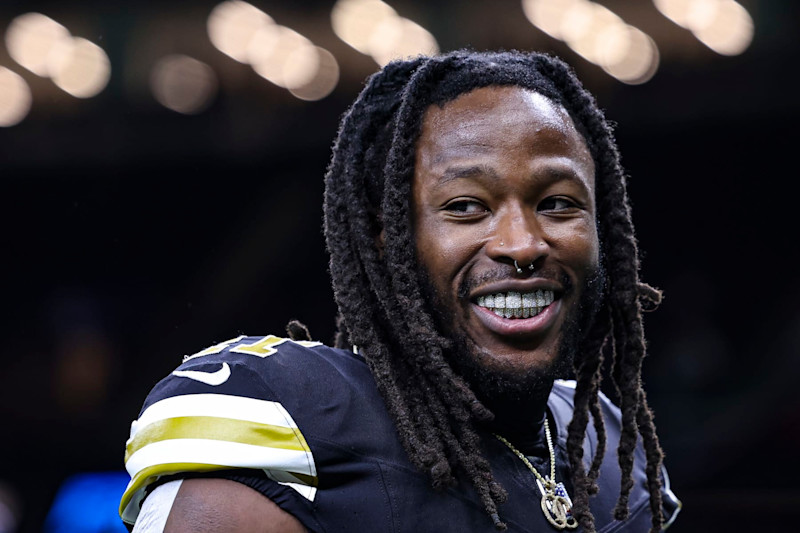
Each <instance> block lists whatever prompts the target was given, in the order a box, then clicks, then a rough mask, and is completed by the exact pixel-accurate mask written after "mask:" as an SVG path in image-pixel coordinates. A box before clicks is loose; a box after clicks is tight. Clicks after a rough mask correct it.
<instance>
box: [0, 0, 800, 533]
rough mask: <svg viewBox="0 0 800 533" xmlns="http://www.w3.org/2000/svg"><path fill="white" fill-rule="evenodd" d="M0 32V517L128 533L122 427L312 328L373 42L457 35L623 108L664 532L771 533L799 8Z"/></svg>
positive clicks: (369, 4)
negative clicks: (522, 54)
mask: <svg viewBox="0 0 800 533" xmlns="http://www.w3.org/2000/svg"><path fill="white" fill-rule="evenodd" d="M0 32H2V33H1V34H0V36H2V40H0V183H2V195H0V198H2V205H3V208H2V209H1V210H0V217H2V219H0V221H1V223H2V228H3V229H2V231H1V232H0V235H1V236H2V237H1V238H2V248H1V249H2V250H3V257H5V259H3V260H2V263H3V272H4V275H3V283H2V287H3V301H5V302H6V303H5V305H4V309H3V319H2V322H0V327H2V339H3V349H2V352H1V353H2V359H0V361H2V370H0V413H1V414H2V420H3V426H4V430H3V432H2V435H3V437H2V439H0V458H2V459H0V533H6V532H12V531H17V532H34V531H49V532H54V531H71V532H100V531H104V532H106V531H119V530H120V527H121V526H120V524H119V523H118V522H117V521H116V518H115V513H116V502H117V499H118V497H119V491H120V490H121V487H122V486H123V485H124V483H125V476H124V472H123V471H122V457H123V448H124V442H125V439H126V437H127V434H128V430H129V424H130V421H131V420H132V419H133V418H135V417H136V415H137V412H138V409H139V407H140V405H141V402H142V400H143V399H144V395H145V394H146V392H147V391H148V390H149V389H150V387H151V386H152V385H153V384H154V383H155V382H156V381H157V380H159V379H160V378H161V377H163V376H164V375H166V374H167V373H168V372H170V371H171V370H172V369H173V368H174V366H175V365H176V364H178V362H179V361H180V359H181V356H182V355H184V354H189V353H194V352H196V351H198V350H200V349H202V348H204V347H205V346H207V345H210V344H212V343H214V342H217V341H222V340H225V339H228V338H231V337H234V336H236V335H238V334H240V333H248V334H251V335H257V334H267V333H276V334H281V332H283V327H284V325H285V323H286V322H287V320H288V319H290V318H298V319H301V320H303V321H304V322H306V323H307V324H308V326H309V328H310V330H311V333H312V335H313V336H314V337H315V338H317V339H319V340H322V341H330V340H331V338H332V335H333V330H334V324H333V315H334V305H333V303H332V296H331V291H330V288H329V286H328V278H327V274H326V261H327V259H326V255H325V253H324V243H323V239H322V235H321V231H320V228H321V194H322V176H323V173H324V171H325V167H326V164H327V161H328V157H329V150H330V145H331V143H332V140H333V138H334V135H335V133H336V130H337V124H338V121H339V118H340V117H341V115H342V113H343V112H344V111H345V109H346V107H347V105H348V104H349V103H350V102H351V101H352V100H353V99H354V98H355V96H356V94H357V93H358V91H359V89H360V87H361V86H362V83H363V81H364V79H365V78H366V77H367V76H368V75H369V74H371V73H372V72H374V71H375V70H376V69H377V68H378V66H379V65H381V64H383V63H385V62H386V61H388V60H389V59H390V58H391V57H394V56H397V55H410V54H415V53H418V52H420V51H435V50H452V49H456V48H462V47H471V48H475V49H495V48H516V49H524V50H541V51H548V52H551V53H554V54H557V55H559V56H561V57H562V58H564V59H565V60H567V61H568V62H570V63H571V64H572V65H573V66H574V67H575V69H576V71H577V72H578V74H579V76H580V77H581V78H582V79H583V81H584V83H585V84H586V85H587V87H588V88H589V89H590V90H591V91H592V92H594V93H595V94H596V96H597V98H598V100H599V102H600V105H601V107H602V108H604V109H605V110H606V113H607V115H608V117H609V118H610V119H611V120H612V121H614V122H615V123H617V124H618V127H617V138H618V141H619V144H620V147H621V151H622V154H623V164H624V165H625V167H626V169H627V171H628V172H629V173H630V175H631V181H630V193H631V196H632V199H633V205H634V219H635V222H636V223H637V227H638V234H639V240H640V243H641V246H642V249H643V250H644V257H643V267H642V268H643V275H644V278H645V279H646V280H647V281H649V282H650V283H652V284H654V285H656V286H659V287H661V288H662V289H664V291H665V294H666V298H665V301H664V304H663V306H662V309H661V310H659V311H658V312H657V313H654V314H652V315H649V316H648V317H647V323H646V326H647V329H648V335H649V339H650V348H649V350H650V358H649V359H648V361H647V362H646V370H645V378H646V380H647V384H648V387H649V391H650V392H649V394H650V401H651V403H652V404H653V406H654V408H655V412H656V418H657V423H658V426H659V429H660V433H661V436H662V440H663V446H664V448H665V450H666V453H667V464H668V466H669V468H670V472H671V477H672V484H673V488H674V490H675V491H676V493H677V494H678V495H679V497H681V499H682V500H683V502H684V512H683V514H682V516H681V517H680V519H679V520H678V522H677V523H676V525H675V527H674V530H675V531H677V532H695V531H698V532H699V531H703V532H705V531H722V530H727V531H760V530H766V529H771V528H772V527H773V526H774V527H781V526H782V525H786V527H789V528H790V529H791V527H790V526H788V525H787V523H788V524H790V523H793V522H790V520H792V519H793V518H794V515H795V514H796V512H797V509H798V508H800V507H799V506H800V489H798V486H797V481H796V479H797V476H798V474H800V461H798V458H797V450H798V449H799V448H800V401H799V400H798V395H797V394H796V393H795V391H796V388H797V385H796V383H795V382H796V379H797V376H798V375H799V374H800V373H798V370H799V369H798V367H800V361H799V360H798V348H800V311H798V306H797V305H796V302H797V301H798V299H800V285H799V284H798V275H797V267H796V264H797V263H796V260H797V256H798V253H797V252H798V245H797V237H796V235H797V229H798V223H797V214H796V213H797V207H796V204H797V195H796V193H795V192H794V191H795V188H796V187H795V186H794V183H793V182H794V181H795V180H796V179H797V168H798V164H797V148H796V146H797V141H798V138H797V133H796V131H797V130H796V122H797V120H798V118H800V105H798V97H797V87H798V85H797V77H796V76H797V73H796V72H797V69H798V66H800V54H798V52H799V51H800V47H799V46H798V44H799V43H800V4H799V3H797V2H794V1H792V0H770V1H767V0H760V1H759V0H740V2H739V3H737V2H734V1H733V0H671V1H670V0H643V1H641V2H626V1H623V0H601V1H599V2H596V3H595V2H589V1H587V0H523V1H521V0H493V1H488V0H478V1H472V2H456V1H454V0H445V1H442V2H421V1H414V0H404V1H401V0H397V1H394V0H390V1H389V2H388V3H383V2H379V1H377V0H372V1H369V0H339V1H336V2H335V1H333V0H328V1H321V0H314V1H311V0H304V1H295V2H279V1H275V0H253V2H252V3H244V2H223V3H220V2H219V1H213V2H212V1H206V0H195V1H192V2H189V1H172V2H156V1H146V0H135V1H134V0H131V1H128V2H89V1H80V0H74V1H70V2H57V1H55V0H52V1H25V2H22V1H6V2H3V3H2V4H0ZM792 176H794V177H792Z"/></svg>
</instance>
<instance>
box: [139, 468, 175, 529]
mask: <svg viewBox="0 0 800 533" xmlns="http://www.w3.org/2000/svg"><path fill="white" fill-rule="evenodd" d="M181 483H183V480H182V479H177V480H175V481H170V482H169V483H164V484H163V485H159V486H158V487H156V488H155V490H154V491H153V492H151V493H150V495H149V496H148V497H147V499H146V500H145V501H144V503H143V504H142V510H141V511H139V516H138V517H137V518H136V524H134V526H133V532H132V533H164V527H166V525H167V518H169V513H170V511H171V510H172V504H173V503H174V502H175V496H177V495H178V490H180V488H181Z"/></svg>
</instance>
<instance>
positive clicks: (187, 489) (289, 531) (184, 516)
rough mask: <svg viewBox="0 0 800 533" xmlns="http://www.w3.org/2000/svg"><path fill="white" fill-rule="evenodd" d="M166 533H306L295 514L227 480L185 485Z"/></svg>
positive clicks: (192, 481)
mask: <svg viewBox="0 0 800 533" xmlns="http://www.w3.org/2000/svg"><path fill="white" fill-rule="evenodd" d="M164 532H165V533H190V532H191V533H207V532H208V533H211V532H214V533H306V532H307V530H306V528H304V527H303V525H302V524H301V523H300V522H299V521H298V520H297V519H296V518H295V517H293V516H292V515H291V514H289V513H287V512H286V511H283V510H282V509H281V508H280V507H278V506H277V505H276V504H275V503H273V502H272V500H270V499H269V498H266V497H265V496H262V495H261V494H259V493H258V492H256V491H255V490H253V489H251V488H250V487H248V486H246V485H243V484H241V483H237V482H236V481H230V480H227V479H214V478H209V479H187V480H184V481H183V483H182V484H181V488H180V490H179V491H178V494H177V496H176V497H175V501H174V503H173V504H172V510H171V511H170V513H169V518H168V519H167V523H166V526H165V527H164Z"/></svg>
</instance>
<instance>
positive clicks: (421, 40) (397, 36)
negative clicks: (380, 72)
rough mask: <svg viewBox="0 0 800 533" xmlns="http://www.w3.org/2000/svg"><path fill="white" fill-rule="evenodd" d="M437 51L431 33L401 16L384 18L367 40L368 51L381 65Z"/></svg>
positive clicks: (436, 44) (436, 45) (437, 48)
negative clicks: (368, 40)
mask: <svg viewBox="0 0 800 533" xmlns="http://www.w3.org/2000/svg"><path fill="white" fill-rule="evenodd" d="M438 52H439V44H438V43H437V42H436V39H435V38H434V36H433V34H431V32H429V31H428V30H426V29H425V28H423V27H422V26H420V25H419V24H417V23H416V22H414V21H412V20H409V19H407V18H403V17H393V18H387V19H384V20H383V21H382V22H381V23H380V24H378V26H377V28H376V29H375V32H373V34H372V38H371V39H370V42H369V53H370V55H371V56H372V58H373V59H374V60H375V61H376V62H377V63H378V64H379V65H381V66H383V65H385V64H387V63H388V62H389V61H391V60H393V59H402V58H408V57H413V56H416V55H419V54H436V53H438Z"/></svg>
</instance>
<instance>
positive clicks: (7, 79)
mask: <svg viewBox="0 0 800 533" xmlns="http://www.w3.org/2000/svg"><path fill="white" fill-rule="evenodd" d="M31 101H32V97H31V90H30V88H29V87H28V84H27V83H25V80H23V79H22V76H20V75H19V74H17V73H16V72H13V71H11V70H9V69H7V68H5V67H0V127H4V128H7V127H9V126H15V125H17V124H19V123H20V122H22V121H23V120H24V119H25V117H26V116H27V115H28V112H29V111H30V109H31Z"/></svg>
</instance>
